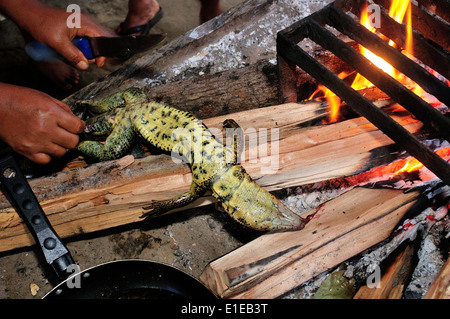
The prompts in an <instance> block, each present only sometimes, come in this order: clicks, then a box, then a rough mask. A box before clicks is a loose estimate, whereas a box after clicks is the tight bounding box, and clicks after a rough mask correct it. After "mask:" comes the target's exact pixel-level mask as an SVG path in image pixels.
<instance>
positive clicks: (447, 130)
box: [277, 0, 450, 185]
mask: <svg viewBox="0 0 450 319" xmlns="http://www.w3.org/2000/svg"><path fill="white" fill-rule="evenodd" d="M380 2H385V1H380ZM366 5H367V2H366V1H359V0H354V1H351V0H350V1H336V2H334V3H332V4H330V5H328V6H326V7H325V8H323V9H322V10H319V11H317V12H315V13H314V14H312V15H310V16H308V17H307V18H305V19H303V20H300V21H298V22H297V23H295V24H293V25H291V26H290V27H288V28H286V29H285V30H282V31H280V32H279V33H278V35H277V54H278V61H279V67H280V73H281V74H282V77H285V79H282V81H286V80H289V79H290V78H291V79H292V77H293V74H294V73H295V66H296V65H297V66H299V67H300V68H301V69H303V70H304V71H305V72H307V73H309V74H310V75H311V76H313V77H314V78H315V79H316V80H317V81H319V82H320V83H321V84H323V85H325V86H326V87H327V88H328V89H330V90H331V91H333V92H334V93H335V94H336V95H337V96H339V97H340V98H341V99H342V100H343V101H345V102H346V103H347V104H348V105H349V106H350V107H351V108H352V109H353V110H354V111H355V112H357V113H358V114H360V115H361V116H364V117H365V118H367V119H368V120H369V121H370V122H371V123H372V124H374V125H375V126H376V127H378V128H379V129H380V130H381V131H382V132H383V133H385V134H386V135H387V136H389V137H390V138H391V139H392V140H393V141H394V142H395V143H397V144H398V145H399V146H400V147H402V148H404V149H405V150H406V151H407V152H408V153H409V154H410V155H412V156H414V157H415V158H417V159H418V160H419V161H421V162H422V164H424V165H425V166H426V167H427V168H428V169H430V170H431V171H432V172H433V173H435V174H436V176H438V177H439V178H440V179H441V180H442V181H444V182H445V183H446V184H448V185H450V165H449V164H448V163H447V162H446V161H445V160H444V159H442V158H441V157H439V156H438V155H436V154H435V153H434V152H433V151H432V150H431V149H429V148H428V147H427V146H426V145H425V144H424V143H423V142H421V141H420V140H419V139H417V138H416V137H415V136H413V135H412V134H411V133H409V132H408V131H407V130H406V129H404V128H403V127H402V126H401V125H400V124H398V123H397V122H396V121H394V120H393V119H392V118H391V117H390V116H389V115H387V114H386V113H385V112H383V111H382V110H380V109H379V108H377V107H376V106H375V105H374V104H373V103H372V102H371V101H370V100H368V99H367V98H365V97H364V96H362V95H361V94H359V93H358V92H357V91H355V90H354V89H353V88H351V87H350V86H349V85H348V84H346V83H345V82H344V81H343V80H341V79H340V78H339V77H338V76H337V75H336V74H334V73H333V72H331V71H330V70H328V69H327V68H326V67H325V66H324V65H322V64H321V63H320V62H318V61H317V60H316V59H314V58H313V57H312V56H310V55H309V54H308V53H306V52H305V51H304V50H303V49H301V47H300V46H299V45H298V44H299V43H300V42H301V41H303V40H305V39H306V38H309V39H311V40H312V41H314V42H315V43H317V44H319V45H320V46H321V47H322V48H324V49H326V50H328V51H330V52H332V53H333V54H334V55H335V56H337V57H338V58H339V59H341V60H342V61H343V62H345V63H346V64H348V65H349V66H351V67H352V68H353V69H354V70H356V71H357V72H358V73H360V74H361V75H362V76H364V77H365V78H366V79H368V80H369V81H370V82H372V83H373V84H374V85H375V86H377V87H378V88H379V89H380V90H382V91H384V92H385V93H386V94H387V95H389V96H390V97H391V98H392V99H393V100H394V101H396V102H397V103H399V104H400V105H402V106H403V107H404V108H405V109H406V110H408V111H409V112H410V113H411V114H413V115H414V116H415V117H416V118H417V119H419V120H420V121H422V122H423V123H424V124H425V125H428V126H429V127H431V128H432V129H434V131H435V132H436V133H437V134H438V135H440V136H442V137H443V138H445V139H446V140H448V141H450V119H449V118H447V117H446V116H445V115H443V114H441V113H440V112H439V111H437V110H436V109H435V108H434V107H432V106H431V105H430V104H428V103H427V102H426V101H424V100H423V99H421V98H420V97H419V96H417V95H416V94H414V93H413V92H412V91H410V90H409V89H408V88H406V87H405V86H403V85H402V84H401V83H400V82H398V81H397V80H395V79H394V78H392V77H391V76H390V75H388V74H386V73H385V72H383V71H382V70H380V69H379V68H377V67H375V66H374V65H373V64H372V63H371V62H370V61H369V60H368V59H367V58H366V57H364V56H363V55H361V54H360V53H359V52H357V51H356V50H355V49H353V48H352V47H351V46H349V45H348V44H346V43H345V42H344V41H342V40H340V39H339V38H338V37H336V36H335V35H334V34H333V33H332V32H330V31H329V30H328V29H327V28H326V27H325V26H326V25H328V26H330V27H333V28H335V29H336V30H338V31H339V32H341V33H342V34H344V35H346V36H348V37H349V38H351V39H353V40H354V41H356V42H357V43H359V44H361V45H363V46H364V47H365V48H367V49H369V50H370V51H372V52H373V53H375V54H376V55H378V56H380V57H382V58H383V59H384V60H386V61H387V62H389V63H390V64H391V65H392V66H394V67H395V68H396V69H397V70H399V71H400V72H402V73H403V74H405V75H406V76H408V77H409V78H410V79H411V80H413V81H415V82H416V83H417V84H419V85H420V86H421V87H422V88H423V89H424V90H425V91H427V92H428V93H430V94H432V95H434V96H435V97H436V98H437V99H439V100H440V101H441V102H442V103H444V104H446V105H450V88H449V87H448V85H447V84H446V83H444V82H442V81H440V80H439V79H438V78H437V77H435V76H433V75H432V74H431V73H429V72H428V71H427V70H425V69H424V68H423V67H422V66H420V65H419V64H417V63H416V62H415V61H413V60H411V59H409V58H408V57H406V56H405V55H403V54H402V53H401V52H399V51H398V50H396V49H395V48H393V47H391V46H390V45H388V44H387V43H386V42H385V41H384V40H382V39H381V38H380V37H379V36H377V35H376V34H374V33H372V32H370V31H369V30H367V29H366V28H365V27H364V26H363V25H361V24H360V23H359V22H357V21H355V20H354V19H353V18H352V17H351V16H350V15H349V14H347V13H346V12H349V11H352V12H353V13H354V14H356V15H358V16H359V13H360V11H361V10H362V8H366ZM433 21H434V22H435V23H436V27H435V28H436V29H442V30H443V32H444V35H445V36H447V37H448V36H449V34H450V33H445V32H446V30H447V29H446V28H448V25H447V24H445V23H444V22H442V21H440V20H438V19H437V18H434V19H433ZM380 26H383V28H380V30H379V31H382V32H384V35H385V36H388V37H389V38H390V39H393V40H395V41H397V42H398V43H399V44H400V45H402V44H404V39H405V33H406V32H405V30H404V29H405V28H404V26H402V25H401V24H399V23H397V22H396V21H394V20H393V19H391V18H390V17H389V16H388V14H386V13H385V11H384V10H382V11H381V23H380ZM440 42H441V43H443V44H445V43H446V39H444V41H440ZM413 43H414V54H415V56H416V57H417V58H418V59H420V60H421V61H422V62H423V63H425V64H427V65H429V66H430V67H432V68H433V69H435V70H436V71H437V72H439V73H441V74H442V75H444V76H446V77H448V76H449V73H450V72H449V65H450V63H449V54H448V52H447V51H445V50H444V49H443V48H442V47H441V46H439V45H436V44H435V43H434V42H433V43H432V42H431V41H430V39H428V38H426V37H425V36H424V35H423V34H421V33H419V32H417V30H415V31H414V33H413Z"/></svg>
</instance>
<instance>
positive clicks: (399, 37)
mask: <svg viewBox="0 0 450 319" xmlns="http://www.w3.org/2000/svg"><path fill="white" fill-rule="evenodd" d="M357 2H358V0H353V1H352V6H351V8H350V10H351V12H353V13H354V14H355V15H356V16H358V17H359V16H361V12H362V10H364V9H362V10H361V6H360V5H357ZM386 11H387V10H386V9H384V8H381V12H380V13H381V17H380V18H381V19H380V20H381V21H380V25H379V28H377V31H379V32H381V33H382V34H383V35H385V36H386V37H388V38H389V39H391V40H393V41H394V42H395V43H396V44H398V45H399V46H400V47H402V48H404V47H405V46H406V31H405V26H404V25H401V24H399V23H397V21H395V20H394V19H392V18H391V17H390V16H389V15H388V14H387V13H386ZM449 32H450V31H449ZM412 36H413V41H412V42H413V44H414V53H413V54H414V56H415V57H416V58H418V59H419V60H420V61H422V62H423V63H425V64H426V65H428V66H429V67H430V68H432V69H433V70H435V71H437V72H439V73H440V74H442V75H443V76H445V77H446V78H450V59H449V53H448V52H444V51H443V50H439V49H436V46H435V45H433V44H431V43H430V42H429V41H427V40H426V39H425V38H424V36H423V35H422V34H420V33H418V32H417V31H415V30H413V34H412ZM449 36H450V33H449Z"/></svg>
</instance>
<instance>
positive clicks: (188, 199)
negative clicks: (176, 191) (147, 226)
mask: <svg viewBox="0 0 450 319" xmlns="http://www.w3.org/2000/svg"><path fill="white" fill-rule="evenodd" d="M205 191H206V187H202V186H199V185H197V184H196V183H192V184H191V187H190V189H189V191H188V192H185V193H182V194H180V195H178V196H176V197H174V198H172V199H169V200H164V201H155V202H153V203H151V204H150V205H149V206H146V207H143V209H144V210H145V211H146V212H144V213H143V214H142V216H141V218H145V219H148V218H152V217H157V216H160V215H162V214H164V213H166V212H168V211H170V210H172V209H174V208H178V207H182V206H186V205H188V204H190V203H192V202H193V201H195V200H196V199H197V198H199V197H200V196H202V195H203V194H204V193H205Z"/></svg>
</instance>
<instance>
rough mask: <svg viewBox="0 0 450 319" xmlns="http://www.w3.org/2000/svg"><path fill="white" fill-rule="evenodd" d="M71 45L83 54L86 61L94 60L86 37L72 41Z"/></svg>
mask: <svg viewBox="0 0 450 319" xmlns="http://www.w3.org/2000/svg"><path fill="white" fill-rule="evenodd" d="M72 43H73V44H75V45H76V47H77V48H78V49H80V51H81V52H83V54H84V56H85V57H86V59H88V60H91V59H93V58H94V55H93V54H92V50H91V45H90V44H89V40H88V38H87V37H77V38H75V39H73V41H72Z"/></svg>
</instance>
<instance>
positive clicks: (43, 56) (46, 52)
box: [25, 37, 94, 62]
mask: <svg viewBox="0 0 450 319" xmlns="http://www.w3.org/2000/svg"><path fill="white" fill-rule="evenodd" d="M72 43H73V44H74V45H75V46H76V47H77V48H78V49H79V50H80V51H81V52H83V54H84V56H85V57H86V59H93V58H94V56H93V54H92V50H91V47H90V45H89V41H88V39H87V38H86V37H77V38H75V39H74V40H73V41H72ZM25 52H26V53H27V54H28V56H29V57H30V58H32V59H33V60H35V61H44V62H52V60H54V59H62V56H61V55H60V54H59V53H58V52H56V51H55V50H53V49H52V48H49V47H48V46H46V45H45V44H42V43H40V42H37V41H32V42H29V43H28V44H27V45H26V46H25Z"/></svg>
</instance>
